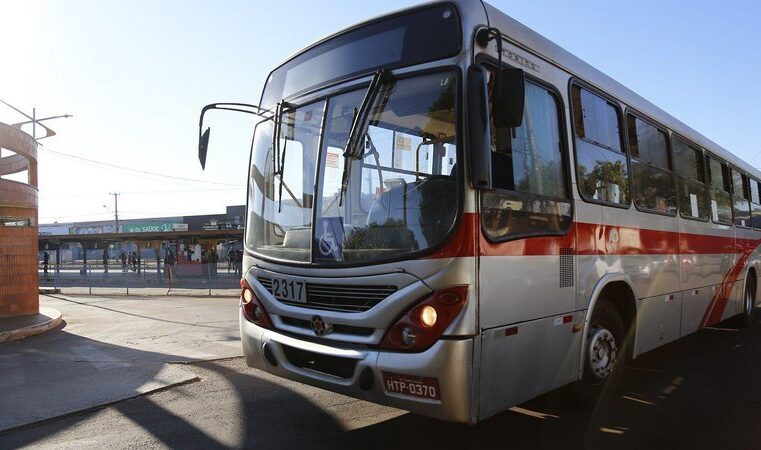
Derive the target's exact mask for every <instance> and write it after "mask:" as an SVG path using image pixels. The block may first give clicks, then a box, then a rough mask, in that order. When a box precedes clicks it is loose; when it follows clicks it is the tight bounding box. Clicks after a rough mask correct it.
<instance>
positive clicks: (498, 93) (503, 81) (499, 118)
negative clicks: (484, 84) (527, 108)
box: [492, 67, 526, 128]
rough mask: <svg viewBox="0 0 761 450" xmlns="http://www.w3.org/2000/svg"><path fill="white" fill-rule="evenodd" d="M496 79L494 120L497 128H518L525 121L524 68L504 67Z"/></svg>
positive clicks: (494, 86) (494, 85)
mask: <svg viewBox="0 0 761 450" xmlns="http://www.w3.org/2000/svg"><path fill="white" fill-rule="evenodd" d="M497 76H499V77H500V79H499V80H495V83H494V84H493V85H492V86H493V88H494V92H493V93H492V94H493V103H494V108H493V109H492V114H493V117H492V120H493V122H494V126H495V127H497V128H517V127H519V126H521V124H522V123H523V108H524V104H525V99H526V79H525V76H524V74H523V70H521V69H515V68H512V67H503V68H502V70H501V71H498V72H497Z"/></svg>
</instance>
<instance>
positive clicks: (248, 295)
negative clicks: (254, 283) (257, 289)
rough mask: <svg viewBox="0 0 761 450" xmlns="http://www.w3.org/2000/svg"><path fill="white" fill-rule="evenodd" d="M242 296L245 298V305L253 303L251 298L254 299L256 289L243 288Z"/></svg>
mask: <svg viewBox="0 0 761 450" xmlns="http://www.w3.org/2000/svg"><path fill="white" fill-rule="evenodd" d="M241 298H242V299H243V304H244V305H245V304H248V303H251V300H253V299H254V291H252V290H251V289H249V288H248V287H245V288H243V294H242V295H241Z"/></svg>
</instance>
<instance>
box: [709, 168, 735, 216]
mask: <svg viewBox="0 0 761 450" xmlns="http://www.w3.org/2000/svg"><path fill="white" fill-rule="evenodd" d="M707 158H708V184H709V195H710V201H711V220H713V221H714V222H716V223H723V224H727V225H732V194H731V193H730V192H731V190H732V183H731V181H730V180H729V168H728V167H727V165H726V163H723V162H721V161H719V160H718V159H716V157H714V156H708V157H707Z"/></svg>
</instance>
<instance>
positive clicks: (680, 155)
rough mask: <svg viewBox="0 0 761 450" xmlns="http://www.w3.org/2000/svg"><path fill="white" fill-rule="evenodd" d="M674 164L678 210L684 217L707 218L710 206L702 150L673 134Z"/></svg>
mask: <svg viewBox="0 0 761 450" xmlns="http://www.w3.org/2000/svg"><path fill="white" fill-rule="evenodd" d="M671 142H672V148H673V149H674V164H675V165H676V174H677V190H678V192H679V193H678V197H679V210H680V212H681V214H682V217H684V218H686V219H699V220H708V218H709V217H710V215H711V214H710V206H709V201H708V188H707V186H706V185H705V181H706V179H705V160H704V156H703V151H702V150H700V149H697V148H695V147H693V146H691V145H690V144H688V143H686V142H685V141H684V140H682V139H680V138H678V137H676V136H674V138H673V139H672V141H671Z"/></svg>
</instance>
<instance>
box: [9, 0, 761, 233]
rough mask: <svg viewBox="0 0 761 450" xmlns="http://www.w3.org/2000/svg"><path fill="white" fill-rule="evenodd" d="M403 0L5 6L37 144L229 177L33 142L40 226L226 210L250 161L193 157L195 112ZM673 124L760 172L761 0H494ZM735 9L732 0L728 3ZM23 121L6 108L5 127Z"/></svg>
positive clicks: (20, 102) (239, 156)
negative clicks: (41, 137)
mask: <svg viewBox="0 0 761 450" xmlns="http://www.w3.org/2000/svg"><path fill="white" fill-rule="evenodd" d="M414 3H416V2H413V1H406V0H385V1H383V2H371V1H345V0H322V1H319V2H317V1H311V2H307V1H301V0H289V1H280V2H264V1H215V2H208V1H187V0H162V1H154V0H131V1H128V2H124V1H121V2H120V1H115V0H114V1H103V0H68V1H36V0H34V1H33V0H0V52H1V53H3V54H4V56H9V57H10V58H13V59H14V60H15V61H16V62H14V63H13V64H11V63H9V62H8V60H7V59H6V60H4V61H3V65H2V69H1V70H0V99H3V100H5V101H8V102H10V103H13V104H15V105H17V106H19V107H21V108H23V109H26V110H31V108H32V106H36V107H37V109H38V114H39V115H42V116H45V115H54V114H62V113H70V114H73V115H74V116H75V117H74V118H72V119H65V120H60V121H56V122H54V123H51V125H53V124H54V125H55V126H54V128H55V129H56V131H57V132H58V136H56V137H54V138H52V139H50V140H47V141H43V143H45V144H46V145H45V147H46V148H50V149H51V150H57V151H62V152H66V153H71V154H76V155H79V156H82V157H86V158H92V159H97V160H106V161H111V162H112V163H114V164H118V165H123V166H129V167H136V168H141V169H143V170H148V171H153V172H163V173H167V174H171V175H174V176H181V177H189V178H196V179H206V180H209V181H215V182H218V183H227V184H233V185H236V187H233V186H226V185H212V184H203V183H190V182H181V181H177V180H172V181H169V180H163V181H162V180H160V179H157V178H156V177H150V176H138V175H132V174H130V173H127V172H123V171H115V170H107V169H104V168H99V167H95V166H89V165H83V164H81V163H79V162H75V161H71V160H68V159H66V158H64V157H61V156H57V155H55V154H51V153H49V152H47V151H46V150H45V149H42V150H41V151H40V178H41V183H40V220H41V222H52V221H54V220H58V221H60V222H64V221H71V220H95V219H108V218H109V217H112V213H111V212H109V210H107V209H106V208H104V207H103V205H104V204H105V205H108V206H109V207H111V205H112V200H110V198H109V196H108V192H113V191H118V192H125V194H124V195H123V196H122V197H121V198H120V204H119V209H120V212H121V216H122V217H124V218H135V217H150V216H157V215H183V214H202V213H214V212H222V211H223V210H224V206H225V205H233V204H242V203H244V202H245V198H244V195H245V188H244V186H245V177H246V164H247V162H248V154H247V152H246V149H247V145H246V144H244V145H243V146H242V147H241V150H239V151H233V150H230V151H228V152H226V153H225V154H224V155H213V156H214V159H213V160H212V157H211V156H210V161H211V162H213V164H212V167H211V169H210V170H207V172H205V173H204V172H202V171H201V170H200V167H199V166H198V162H197V159H196V156H195V153H196V133H197V126H198V125H197V123H198V122H197V121H198V113H199V110H200V108H201V107H202V106H203V105H205V104H206V103H210V102H213V101H236V100H237V101H244V102H254V103H255V102H257V101H258V99H259V95H260V92H261V89H262V85H263V82H264V78H265V77H266V75H267V74H268V72H269V71H270V69H271V68H272V67H273V66H274V65H276V64H277V63H279V62H281V61H282V60H283V59H284V58H286V57H287V56H289V55H290V54H292V53H293V52H295V51H297V50H299V49H300V48H302V47H304V46H306V45H308V44H309V43H311V42H313V41H314V40H316V39H318V38H320V37H322V36H324V35H326V34H329V33H332V32H334V31H337V30H338V29H340V28H343V27H346V26H348V25H351V24H353V23H356V22H358V21H360V20H363V19H365V18H368V17H371V16H374V15H378V14H381V13H384V12H387V11H391V10H394V9H397V8H400V7H404V6H408V5H412V4H414ZM492 3H493V4H494V5H495V6H497V7H498V8H500V9H502V10H503V11H505V12H507V13H508V14H510V15H512V16H513V17H515V18H516V19H518V20H520V21H521V22H523V23H525V24H526V25H528V26H529V27H531V28H533V29H535V30H536V31H538V32H540V33H542V34H544V35H545V36H547V37H548V38H550V39H552V40H553V41H555V42H557V43H558V44H560V45H561V46H563V47H565V48H566V49H568V50H570V51H571V52H572V53H575V54H576V55H578V56H579V57H581V58H582V59H584V60H586V61H587V62H589V63H591V64H592V65H593V66H596V67H597V68H599V69H601V70H602V71H603V72H605V73H607V74H608V75H610V76H612V77H613V78H615V79H617V80H618V81H620V82H622V83H623V84H625V85H627V86H628V87H630V88H631V89H633V90H634V91H635V92H638V93H639V94H641V95H642V96H644V97H645V98H647V99H649V100H651V101H652V102H653V103H655V104H657V105H658V106H660V107H661V108H663V109H665V110H666V111H668V112H670V113H671V114H672V115H674V116H675V117H677V118H679V119H680V120H682V121H683V122H685V123H687V124H688V125H690V126H692V127H693V128H695V129H696V130H698V131H700V132H701V133H703V134H704V135H706V136H707V137H709V138H711V139H713V140H714V141H716V142H717V143H719V144H721V145H723V146H724V147H726V148H728V149H729V150H731V151H732V152H734V153H736V154H737V155H739V156H740V157H741V158H744V159H746V160H749V161H751V162H752V163H753V164H754V165H756V166H761V142H759V139H758V137H757V130H759V128H761V127H760V126H759V125H760V124H761V83H759V81H758V79H759V73H761V46H760V45H759V44H761V27H759V26H758V18H759V17H761V2H758V0H736V1H733V2H731V3H727V2H716V1H706V0H693V1H685V0H669V1H662V0H661V1H656V0H644V1H639V2H636V3H622V2H611V1H602V0H579V1H574V2H569V1H567V0H532V1H525V0H524V1H515V0H495V1H493V2H492ZM729 5H731V6H729ZM19 120H20V118H19V117H18V116H16V115H15V114H12V113H9V112H8V111H7V110H6V109H5V108H4V107H0V121H6V122H14V121H19Z"/></svg>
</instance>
